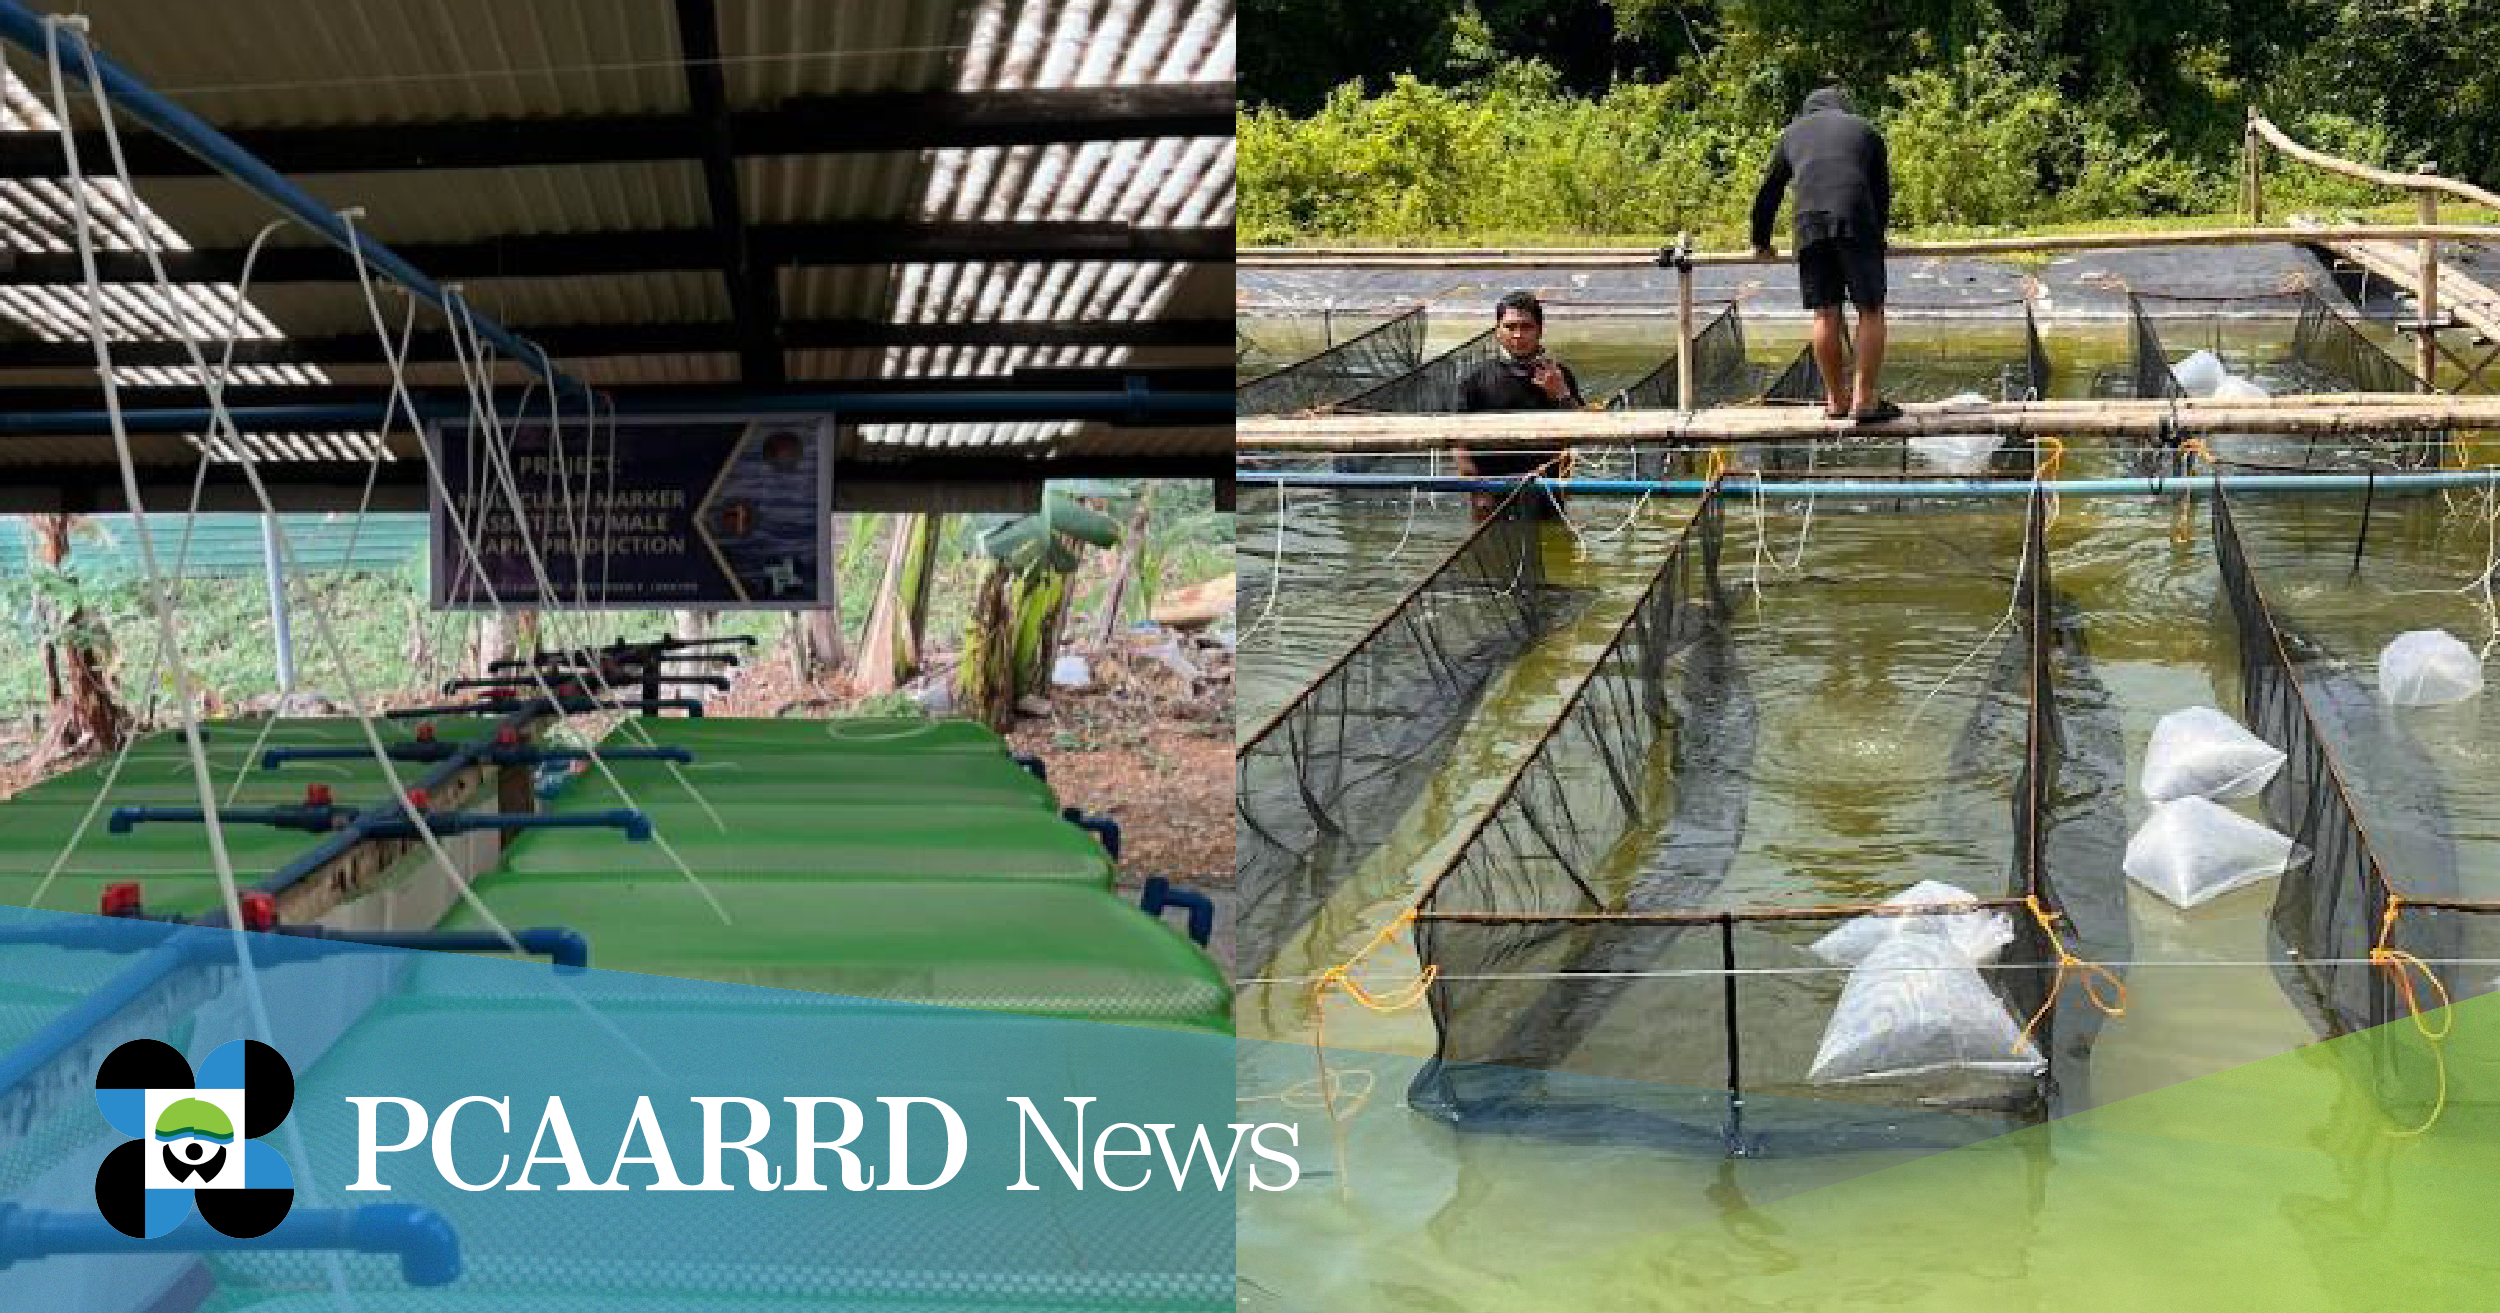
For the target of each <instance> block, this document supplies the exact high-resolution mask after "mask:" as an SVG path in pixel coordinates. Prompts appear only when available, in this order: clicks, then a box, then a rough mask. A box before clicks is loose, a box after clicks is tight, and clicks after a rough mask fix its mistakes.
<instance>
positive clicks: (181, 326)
mask: <svg viewBox="0 0 2500 1313" xmlns="http://www.w3.org/2000/svg"><path fill="white" fill-rule="evenodd" d="M64 29H75V30H76V31H77V32H78V33H79V36H78V38H77V41H76V44H77V46H78V51H79V56H80V59H81V61H82V62H83V63H84V64H85V65H86V72H87V85H88V88H89V90H90V92H91V93H92V95H93V97H94V102H95V109H96V116H97V118H98V119H99V120H100V121H101V122H102V125H103V129H104V140H105V144H106V146H107V148H108V150H109V153H110V155H111V158H112V162H113V174H114V177H115V178H116V180H118V181H119V182H120V184H121V188H122V192H121V194H122V195H124V196H128V197H131V198H133V200H134V201H135V199H136V198H137V196H138V191H137V189H136V188H134V187H132V185H131V181H130V168H129V165H128V163H127V161H125V160H124V158H123V156H122V148H121V134H120V132H119V130H118V129H117V128H116V127H115V126H114V122H113V107H112V104H111V102H110V101H109V100H108V99H107V98H106V96H105V94H104V79H103V77H102V75H101V74H100V73H99V72H98V71H97V68H96V57H95V48H94V47H93V46H91V45H89V44H88V43H87V41H86V39H85V29H86V22H85V20H84V18H83V17H80V18H78V19H76V20H75V21H67V20H65V19H64V18H63V17H61V16H58V15H54V16H50V17H47V18H46V19H45V22H44V56H45V62H46V64H47V65H48V67H49V71H50V72H51V75H52V109H53V117H54V118H55V120H56V121H58V122H59V124H60V125H61V150H62V152H63V157H64V160H65V162H66V164H67V165H68V173H69V184H70V186H69V190H70V193H71V195H72V197H73V198H74V199H75V201H76V204H75V205H74V206H73V208H72V213H73V215H74V216H75V223H74V224H73V227H74V228H75V230H76V237H77V243H78V262H79V268H80V272H81V274H82V275H83V281H84V283H85V290H86V294H87V295H86V301H87V332H88V336H89V337H90V338H91V339H92V340H93V342H94V345H95V355H96V373H97V375H98V378H99V381H100V382H101V383H102V384H103V391H104V408H105V414H106V417H107V419H108V421H109V422H110V424H111V426H112V431H113V454H114V459H115V461H116V463H118V464H119V465H120V467H121V482H122V494H123V496H124V497H125V498H126V499H127V500H128V502H129V510H130V516H131V524H132V526H133V527H134V529H135V530H136V532H137V537H138V540H139V559H140V561H141V562H142V563H143V564H144V565H145V567H146V570H147V576H148V590H147V591H148V597H149V600H150V602H151V603H152V604H153V607H154V609H155V612H156V623H157V638H158V641H159V642H160V643H162V644H163V651H164V652H165V656H166V662H167V669H168V671H169V672H170V673H171V674H172V676H173V681H174V694H175V701H176V703H177V704H178V714H179V715H180V716H181V717H182V739H183V746H184V748H185V750H186V751H187V752H188V754H189V756H190V758H191V772H192V775H191V779H192V783H193V785H194V786H195V787H196V788H197V790H198V792H199V798H200V814H201V818H202V820H203V821H204V822H205V823H206V826H207V830H208V851H209V861H210V864H211V865H212V866H213V867H214V868H215V870H216V873H217V894H218V898H219V900H220V901H221V902H222V903H223V905H224V907H225V911H226V933H227V938H228V941H229V943H230V944H231V946H232V947H233V949H234V957H235V963H236V965H237V966H238V968H240V972H239V974H240V975H241V976H242V981H241V983H242V985H243V998H244V1004H245V1007H246V1008H247V1009H249V1012H250V1015H251V1018H252V1023H253V1025H254V1027H255V1028H256V1029H257V1030H258V1032H259V1034H260V1036H261V1038H262V1042H264V1043H274V1042H275V1041H276V1039H277V1032H276V1029H275V1028H274V1027H273V1026H272V1025H271V1023H270V1020H269V1001H268V999H267V998H266V997H265V996H264V995H263V993H262V990H261V981H260V972H259V971H258V970H257V969H256V966H255V964H254V962H253V958H252V943H251V934H250V932H249V931H247V930H245V929H244V925H243V897H242V890H241V889H240V888H239V887H238V886H237V884H236V882H235V875H234V861H233V857H232V854H230V853H228V852H227V851H226V835H225V827H224V825H223V824H222V823H221V822H220V821H219V819H218V815H217V789H216V785H215V783H214V780H213V777H212V775H211V773H210V771H209V768H208V753H207V751H206V749H204V748H203V747H202V746H201V744H200V722H199V717H198V716H197V715H196V714H195V712H194V709H193V707H192V705H191V677H190V671H189V669H188V668H187V667H186V666H185V664H184V662H183V659H182V643H181V634H180V630H179V629H178V628H177V626H176V624H175V621H174V610H173V606H172V599H170V598H168V597H167V596H166V595H165V580H164V575H163V573H162V572H161V571H160V570H159V568H158V563H157V559H156V545H155V543H154V541H152V540H151V539H150V538H149V536H148V532H147V503H146V501H145V500H144V499H143V498H142V497H141V496H140V495H139V471H138V465H137V462H136V461H135V460H134V459H133V457H132V455H131V450H130V430H129V427H128V425H127V424H126V423H125V422H124V420H123V418H122V409H121V384H120V381H119V379H118V378H117V377H116V376H115V374H114V371H113V348H112V342H111V340H110V337H109V335H108V334H109V330H108V328H107V327H106V324H105V318H104V283H103V280H102V278H101V277H99V276H98V274H97V270H96V246H95V231H94V229H95V223H94V217H93V215H92V214H91V211H92V209H93V207H94V194H95V190H96V189H94V188H91V187H89V186H88V185H87V181H86V174H85V169H84V167H83V162H82V161H81V160H80V159H79V156H78V134H77V133H76V131H74V129H73V127H72V120H71V118H70V114H69V79H68V78H67V76H66V75H65V74H64V72H63V69H62V65H61V34H62V32H63V30H64ZM140 231H141V233H142V234H143V236H142V242H143V249H145V250H146V251H147V255H148V266H149V271H150V273H152V274H153V275H154V276H155V279H156V282H157V285H158V286H160V287H167V288H170V287H171V283H170V282H169V281H168V280H167V279H166V277H165V269H164V262H163V260H162V259H160V258H159V256H158V254H157V250H156V238H155V235H154V233H153V232H151V231H150V230H149V227H148V225H144V224H143V225H140ZM173 322H174V325H175V327H176V328H177V330H178V331H179V332H180V333H181V335H182V339H183V342H184V344H185V346H186V348H187V350H188V353H189V355H190V357H191V365H192V368H193V370H194V371H196V372H197V374H198V375H199V378H200V380H201V382H202V383H203V384H204V385H206V387H207V391H208V400H209V405H210V408H211V411H212V414H214V415H221V416H222V415H223V412H224V408H225V406H224V395H225V388H224V382H225V380H224V376H223V375H222V374H221V373H212V372H211V371H210V370H209V368H208V364H207V360H206V358H205V357H204V356H203V355H202V354H201V353H200V349H199V344H198V342H197V341H195V340H193V338H192V334H191V322H190V316H188V315H176V316H174V319H173ZM211 432H212V433H214V432H215V429H214V428H212V429H211ZM235 445H236V447H238V448H240V447H241V446H242V445H243V444H242V442H241V440H240V435H237V441H236V443H235ZM238 454H241V455H244V456H245V457H246V458H247V463H246V465H245V469H246V470H247V471H249V470H250V468H251V467H250V465H249V463H248V457H249V453H248V452H239V453H238ZM252 481H253V486H254V487H255V488H258V487H259V476H258V475H257V474H256V473H255V474H253V475H252ZM280 541H281V542H283V538H281V540H280ZM282 1129H283V1130H284V1131H285V1134H286V1136H287V1151H288V1152H289V1153H290V1154H292V1155H293V1156H294V1160H295V1161H297V1162H300V1163H305V1164H310V1163H311V1162H312V1161H313V1160H312V1158H311V1156H310V1155H309V1154H307V1153H306V1152H305V1150H304V1131H303V1127H302V1126H301V1125H300V1124H297V1123H295V1122H289V1123H287V1124H286V1125H285V1126H284V1127H282ZM305 1192H306V1198H307V1199H309V1200H311V1201H313V1202H319V1194H320V1192H319V1189H318V1187H317V1186H315V1185H314V1184H313V1182H312V1181H311V1179H310V1178H309V1177H308V1178H307V1179H306V1181H305ZM322 1267H323V1269H324V1272H325V1274H326V1275H327V1276H328V1277H329V1281H330V1294H331V1299H332V1302H333V1303H334V1304H335V1305H336V1306H338V1307H340V1308H342V1309H346V1310H349V1311H350V1313H352V1311H353V1310H354V1309H355V1307H356V1300H355V1297H354V1296H353V1295H351V1294H350V1293H349V1291H348V1285H347V1269H346V1265H345V1263H344V1262H342V1261H341V1259H340V1257H339V1255H338V1254H337V1252H336V1251H333V1250H324V1251H322Z"/></svg>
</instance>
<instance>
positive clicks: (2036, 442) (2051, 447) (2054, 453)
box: [2031, 434, 2066, 530]
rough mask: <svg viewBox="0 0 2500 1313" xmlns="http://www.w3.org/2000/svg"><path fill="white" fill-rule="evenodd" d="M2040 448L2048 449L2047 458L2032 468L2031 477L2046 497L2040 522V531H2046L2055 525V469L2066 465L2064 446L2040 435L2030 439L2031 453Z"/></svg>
mask: <svg viewBox="0 0 2500 1313" xmlns="http://www.w3.org/2000/svg"><path fill="white" fill-rule="evenodd" d="M2042 447H2046V448H2048V452H2049V458H2048V459H2047V460H2045V461H2041V462H2039V463H2038V464H2037V465H2036V466H2035V467H2034V468H2033V470H2032V474H2031V477H2032V479H2033V481H2035V482H2037V483H2038V484H2039V485H2040V488H2041V491H2042V492H2043V493H2045V494H2047V497H2048V506H2047V508H2046V514H2045V516H2044V518H2042V520H2041V521H2040V527H2041V529H2043V530H2047V529H2051V528H2054V527H2056V524H2057V468H2058V466H2060V465H2063V464H2065V463H2066V444H2065V443H2063V442H2060V441H2058V440H2057V439H2055V438H2052V437H2049V436H2047V435H2046V434H2042V435H2040V436H2038V437H2035V438H2033V439H2032V451H2033V453H2034V454H2035V455H2036V454H2037V453H2038V452H2039V450H2040V448H2042Z"/></svg>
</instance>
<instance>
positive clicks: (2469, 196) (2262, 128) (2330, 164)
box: [2249, 115, 2500, 210]
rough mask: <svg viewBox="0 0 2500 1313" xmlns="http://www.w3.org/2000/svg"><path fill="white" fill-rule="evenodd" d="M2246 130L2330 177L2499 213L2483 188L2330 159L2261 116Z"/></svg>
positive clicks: (2495, 199) (2499, 199)
mask: <svg viewBox="0 0 2500 1313" xmlns="http://www.w3.org/2000/svg"><path fill="white" fill-rule="evenodd" d="M2249 127H2250V128H2252V129H2253V130H2255V132H2256V133H2257V135H2258V136H2259V137H2260V138H2262V139H2263V140H2264V141H2265V142H2266V144H2268V145H2270V146H2272V147H2274V148H2275V149H2276V150H2279V151H2281V152H2283V153H2284V154H2286V155H2289V156H2291V157H2292V158H2293V159H2296V160H2299V161H2300V162H2301V163H2303V164H2312V165H2315V166H2317V167H2318V168H2321V169H2324V170H2326V171H2327V172H2329V173H2340V174H2342V175H2343V176H2345V177H2347V178H2356V179H2359V180H2360V181H2362V182H2373V183H2377V184H2378V185H2379V186H2382V187H2400V188H2403V189H2404V190H2406V191H2411V192H2420V191H2440V192H2446V193H2447V194H2449V195H2451V196H2454V197H2456V198H2457V199H2458V200H2461V201H2471V202H2473V203H2474V204H2476V205H2488V206H2490V207H2491V208H2493V209H2495V210H2500V195H2494V194H2492V193H2490V192H2487V191H2484V190H2483V189H2482V188H2480V187H2477V186H2475V185H2474V184H2472V183H2470V182H2459V181H2457V180H2456V179H2454V178H2443V177H2440V176H2439V175H2438V174H2436V173H2427V172H2425V173H2392V172H2390V171H2388V170H2386V169H2376V168H2372V167H2370V166H2369V165H2367V164H2363V163H2360V162H2359V161H2356V160H2348V159H2344V158H2343V157H2341V156H2337V155H2329V154H2327V153H2326V152H2325V151H2322V150H2313V149H2311V148H2310V147H2307V146H2303V145H2301V144H2300V143H2299V142H2297V141H2294V140H2292V139H2291V138H2290V137H2287V136H2285V135H2283V129H2281V128H2278V127H2276V126H2274V125H2273V124H2272V123H2269V122H2267V121H2266V119H2265V118H2264V116H2262V115H2260V116H2258V117H2255V118H2252V119H2250V120H2249Z"/></svg>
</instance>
